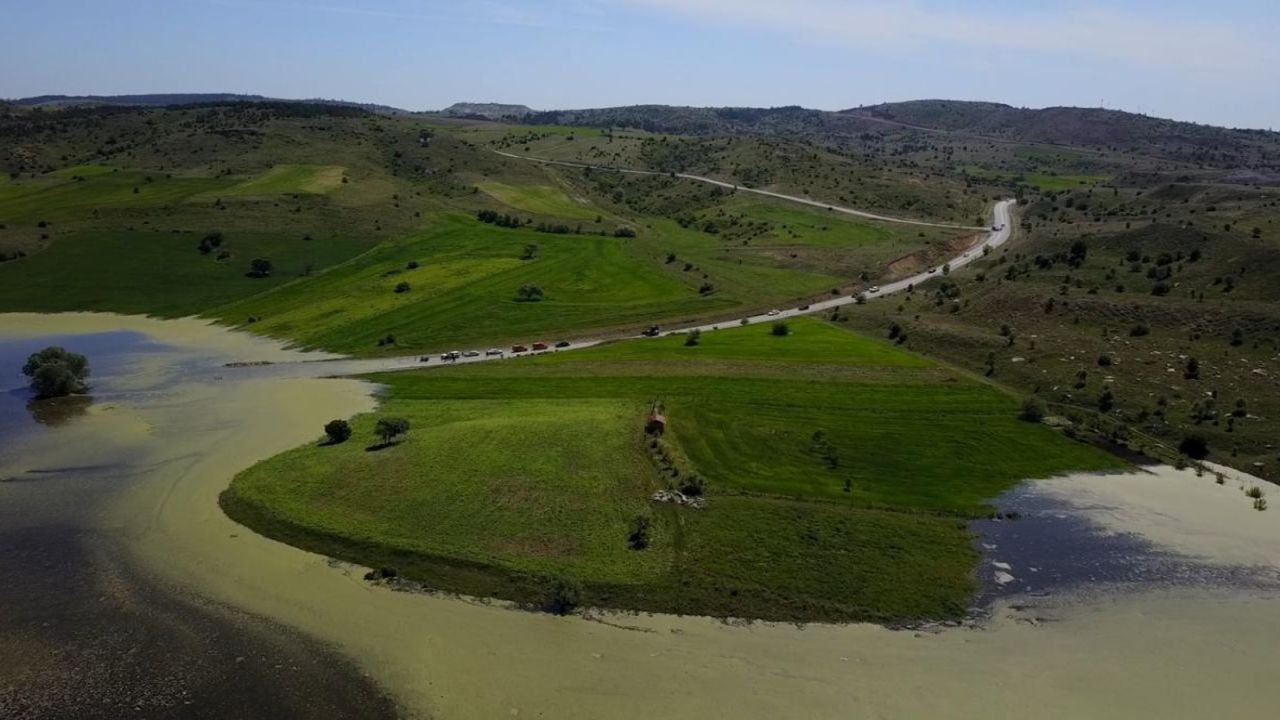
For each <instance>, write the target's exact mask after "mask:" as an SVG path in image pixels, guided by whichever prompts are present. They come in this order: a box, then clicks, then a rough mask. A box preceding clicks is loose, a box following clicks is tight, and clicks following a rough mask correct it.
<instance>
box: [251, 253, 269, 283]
mask: <svg viewBox="0 0 1280 720" xmlns="http://www.w3.org/2000/svg"><path fill="white" fill-rule="evenodd" d="M274 269H275V268H274V266H273V265H272V264H271V261H270V260H268V259H266V258H254V259H253V262H250V263H249V273H248V275H249V277H252V278H264V277H268V276H269V275H271V271H272V270H274Z"/></svg>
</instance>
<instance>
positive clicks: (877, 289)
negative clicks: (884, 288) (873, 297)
mask: <svg viewBox="0 0 1280 720" xmlns="http://www.w3.org/2000/svg"><path fill="white" fill-rule="evenodd" d="M867 292H870V293H878V292H880V286H879V285H872V286H871V288H870V289H869V290H867Z"/></svg>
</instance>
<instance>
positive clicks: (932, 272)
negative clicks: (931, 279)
mask: <svg viewBox="0 0 1280 720" xmlns="http://www.w3.org/2000/svg"><path fill="white" fill-rule="evenodd" d="M936 272H938V268H929V274H930V275H932V274H934V273H936Z"/></svg>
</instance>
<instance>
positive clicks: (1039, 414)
mask: <svg viewBox="0 0 1280 720" xmlns="http://www.w3.org/2000/svg"><path fill="white" fill-rule="evenodd" d="M1044 415H1045V409H1044V402H1042V401H1041V400H1040V398H1038V397H1028V398H1026V399H1025V400H1023V401H1022V409H1021V410H1020V411H1019V412H1018V419H1019V420H1025V421H1027V422H1032V423H1038V422H1040V421H1042V420H1044Z"/></svg>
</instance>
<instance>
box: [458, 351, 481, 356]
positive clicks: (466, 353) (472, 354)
mask: <svg viewBox="0 0 1280 720" xmlns="http://www.w3.org/2000/svg"><path fill="white" fill-rule="evenodd" d="M462 357H480V351H479V350H468V351H466V352H464V353H462Z"/></svg>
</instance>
